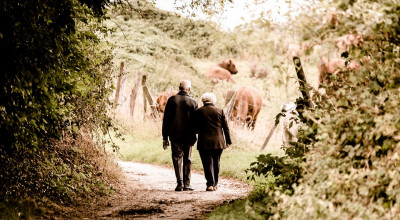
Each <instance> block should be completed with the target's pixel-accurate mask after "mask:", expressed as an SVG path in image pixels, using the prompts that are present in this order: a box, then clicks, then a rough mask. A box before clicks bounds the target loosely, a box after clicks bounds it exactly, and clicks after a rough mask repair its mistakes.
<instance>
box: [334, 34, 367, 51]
mask: <svg viewBox="0 0 400 220" xmlns="http://www.w3.org/2000/svg"><path fill="white" fill-rule="evenodd" d="M363 42H364V38H363V36H362V35H359V34H353V33H350V34H346V35H343V36H341V37H339V38H337V39H336V41H335V44H336V47H337V48H339V51H340V52H343V51H348V50H349V49H350V48H351V47H360V46H362V44H363Z"/></svg>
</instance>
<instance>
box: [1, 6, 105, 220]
mask: <svg viewBox="0 0 400 220" xmlns="http://www.w3.org/2000/svg"><path fill="white" fill-rule="evenodd" d="M106 3H107V1H105V0H91V1H87V0H81V1H69V0H68V1H40V2H35V3H32V2H30V1H27V2H19V1H3V2H2V7H1V9H0V19H1V20H2V24H1V30H0V53H1V55H2V56H1V57H2V59H1V61H0V62H1V65H0V68H1V71H0V90H1V91H0V158H1V161H2V162H3V165H2V166H1V167H0V181H1V182H0V203H2V204H3V203H4V204H5V205H6V206H7V204H12V203H13V201H22V200H23V199H24V198H32V199H34V200H41V198H50V199H51V200H52V201H64V202H68V201H72V200H71V199H72V198H74V197H75V196H82V194H83V195H84V194H85V193H87V189H88V188H90V187H94V185H95V184H98V183H95V181H94V180H93V178H89V176H90V175H92V174H94V173H99V172H100V171H99V170H100V167H99V165H98V164H97V165H96V163H95V162H94V161H91V160H92V159H93V158H94V157H90V156H89V153H88V152H86V151H85V150H82V149H80V150H79V149H75V148H73V146H76V147H79V146H80V142H82V144H83V143H89V144H90V142H91V141H82V137H81V136H82V133H83V132H82V131H83V130H85V132H84V133H86V134H89V135H93V134H95V133H103V132H107V130H108V129H109V128H110V127H111V119H110V118H109V117H108V115H107V109H108V106H109V101H108V97H109V95H110V92H111V90H112V88H111V87H110V84H111V83H110V82H111V79H112V65H111V59H112V56H111V53H110V49H109V45H107V43H105V42H102V41H101V40H100V38H101V37H99V36H100V35H103V34H105V33H106V31H107V29H106V28H104V27H102V26H101V25H100V24H101V23H100V21H102V20H103V18H104V10H105V7H106ZM70 138H72V139H73V140H74V141H66V140H68V139H70ZM58 145H61V146H58ZM90 147H91V148H93V149H95V150H99V149H97V146H96V145H92V144H90ZM99 152H100V151H99ZM97 156H98V155H97ZM84 157H88V158H87V160H83V159H82V158H84ZM78 161H80V162H79V163H78ZM75 162H76V163H75ZM86 165H87V166H86ZM84 166H86V167H87V169H83V167H84ZM98 179H99V180H100V179H102V180H101V182H104V181H105V178H103V177H99V178H98ZM93 181H94V182H93ZM104 183H105V182H104ZM105 184H106V183H105ZM94 188H96V187H94ZM94 188H93V189H94ZM17 204H19V203H18V202H17ZM19 208H21V207H19ZM5 209H6V210H7V208H5ZM3 211H4V210H3ZM0 212H1V213H4V212H2V211H0ZM25 217H27V216H25Z"/></svg>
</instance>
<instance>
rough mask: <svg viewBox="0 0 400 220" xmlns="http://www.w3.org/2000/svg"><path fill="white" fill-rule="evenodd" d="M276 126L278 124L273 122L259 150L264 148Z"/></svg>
mask: <svg viewBox="0 0 400 220" xmlns="http://www.w3.org/2000/svg"><path fill="white" fill-rule="evenodd" d="M276 127H278V125H277V124H275V123H274V126H273V127H272V128H271V130H270V131H269V134H268V136H267V138H266V139H265V141H264V143H263V145H262V146H261V150H264V148H265V147H266V146H267V144H268V142H269V139H271V137H272V134H273V133H274V131H275V129H276Z"/></svg>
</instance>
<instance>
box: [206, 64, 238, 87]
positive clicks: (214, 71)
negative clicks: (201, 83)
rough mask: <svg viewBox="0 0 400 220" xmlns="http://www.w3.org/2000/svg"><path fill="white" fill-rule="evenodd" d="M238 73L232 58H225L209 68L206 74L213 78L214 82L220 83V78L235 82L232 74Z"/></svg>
mask: <svg viewBox="0 0 400 220" xmlns="http://www.w3.org/2000/svg"><path fill="white" fill-rule="evenodd" d="M236 73H238V70H237V69H236V66H235V64H234V63H233V62H232V60H226V61H225V60H224V61H222V62H221V63H218V64H216V65H214V66H212V67H210V69H208V70H207V72H206V73H205V75H206V76H207V77H208V78H210V79H211V82H212V83H213V84H216V83H218V82H219V81H220V80H226V81H228V82H229V81H230V82H233V83H235V81H234V80H233V79H232V77H231V75H233V74H236Z"/></svg>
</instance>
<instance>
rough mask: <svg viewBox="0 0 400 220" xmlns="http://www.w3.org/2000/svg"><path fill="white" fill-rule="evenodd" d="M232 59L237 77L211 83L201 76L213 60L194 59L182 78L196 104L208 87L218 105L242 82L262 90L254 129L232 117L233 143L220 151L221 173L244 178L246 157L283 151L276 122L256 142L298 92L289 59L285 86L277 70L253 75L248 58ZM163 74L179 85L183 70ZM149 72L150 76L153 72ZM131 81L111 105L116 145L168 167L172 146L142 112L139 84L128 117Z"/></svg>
mask: <svg viewBox="0 0 400 220" xmlns="http://www.w3.org/2000/svg"><path fill="white" fill-rule="evenodd" d="M221 59H222V58H221ZM216 60H218V59H216ZM234 61H235V63H236V65H237V68H238V69H239V73H238V74H237V75H234V76H233V78H234V80H235V81H236V83H229V82H225V81H223V82H220V83H218V84H216V85H214V86H213V85H212V84H211V83H210V82H209V80H208V79H206V78H204V76H203V75H202V73H203V72H205V70H206V69H207V68H208V67H209V66H210V65H212V64H213V63H214V62H216V61H213V60H205V59H197V60H195V61H193V63H195V64H196V65H195V68H196V70H197V71H196V72H198V73H199V74H197V75H196V74H193V75H192V74H187V75H185V76H186V77H184V78H188V79H190V80H191V81H192V87H193V88H192V93H191V95H192V97H193V98H195V99H196V101H197V102H198V103H199V106H201V105H202V104H201V101H200V100H199V97H200V96H201V94H202V93H204V92H208V91H212V92H213V93H215V94H216V96H217V103H216V105H217V106H218V107H220V108H223V107H224V104H225V96H226V93H227V91H229V90H236V89H238V88H240V87H241V86H244V85H250V86H254V87H256V88H258V89H259V90H260V92H261V94H263V106H262V109H261V111H260V114H259V117H258V120H257V123H256V127H255V129H254V130H253V131H251V130H248V129H245V128H242V127H238V126H237V125H235V124H234V123H233V122H230V129H231V135H232V138H233V144H232V145H231V147H230V148H229V149H227V150H225V151H224V153H223V155H222V158H221V175H222V176H226V177H231V178H237V179H240V180H244V181H246V177H247V176H246V173H245V172H244V170H245V169H247V168H249V167H250V163H251V162H254V161H255V160H256V156H258V155H259V154H267V153H271V154H272V155H278V156H279V155H283V153H284V152H283V150H281V144H282V133H281V129H280V126H278V128H277V129H276V130H275V132H274V134H273V136H272V138H271V139H270V141H269V143H268V145H267V147H266V149H264V150H263V151H261V150H260V148H261V146H262V144H263V143H264V141H265V138H266V136H267V135H268V133H269V131H270V129H271V128H272V126H273V124H274V120H275V116H276V114H277V113H278V112H279V109H280V106H281V105H282V104H284V103H285V102H288V101H294V100H295V98H296V97H298V95H299V94H298V92H297V91H296V89H297V82H296V81H295V79H294V76H295V72H294V67H293V68H291V67H292V66H291V63H290V62H289V63H287V64H284V65H286V66H285V68H287V69H288V71H290V70H291V71H292V72H291V73H290V74H291V75H292V76H293V77H290V78H288V79H289V82H288V83H290V86H288V87H284V86H280V85H279V83H276V82H277V81H278V78H279V77H281V75H280V73H279V72H274V71H271V72H270V73H269V75H268V76H267V77H266V78H264V79H256V78H251V77H250V69H249V62H248V61H246V60H244V59H234ZM289 61H290V60H289ZM162 65H165V66H167V65H168V62H166V61H164V64H162V62H159V64H158V66H159V67H158V68H163V67H162ZM271 65H272V64H271ZM166 74H168V75H169V76H164V78H163V79H165V78H169V79H171V80H170V82H169V84H167V85H169V86H170V88H173V89H177V87H178V84H179V81H180V79H182V75H181V74H182V73H180V72H179V70H171V71H169V72H168V73H167V72H166ZM150 77H151V78H152V77H153V76H150ZM154 77H155V76H154ZM128 78H132V79H134V77H133V76H132V75H128ZM315 78H316V77H315ZM172 79H176V80H175V81H174V80H172ZM199 79H201V80H199ZM152 80H154V79H151V80H149V81H150V82H151V81H152ZM133 85H134V81H132V80H131V81H130V83H129V84H127V85H126V86H125V87H124V89H125V90H123V92H122V94H123V95H122V96H123V97H125V98H123V99H122V100H123V101H122V102H121V103H120V105H119V106H118V107H117V109H116V111H115V120H116V121H117V123H118V124H119V125H120V126H121V129H120V130H121V131H122V134H123V138H124V140H121V139H117V138H113V141H114V142H115V143H116V144H117V145H118V146H119V147H120V150H119V152H118V156H119V157H120V158H121V159H122V160H126V161H138V162H145V163H151V164H159V165H165V166H170V167H172V162H171V152H170V149H168V150H167V151H164V150H163V148H162V136H161V120H160V119H158V120H154V119H150V118H149V117H148V113H145V112H144V104H143V103H144V102H143V94H142V93H141V89H140V90H139V93H138V96H137V100H136V105H135V111H134V116H133V117H130V115H129V111H130V110H129V95H127V94H129V92H130V89H131V88H132V87H133ZM148 87H149V88H150V90H151V93H152V95H153V99H156V97H157V95H158V93H161V91H159V90H156V89H155V88H153V86H152V85H151V84H149V85H148ZM147 109H149V106H147ZM192 154H193V155H192V157H193V160H192V161H193V169H195V170H198V171H201V170H202V165H201V161H200V158H199V154H198V151H197V150H196V146H194V148H193V152H192Z"/></svg>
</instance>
